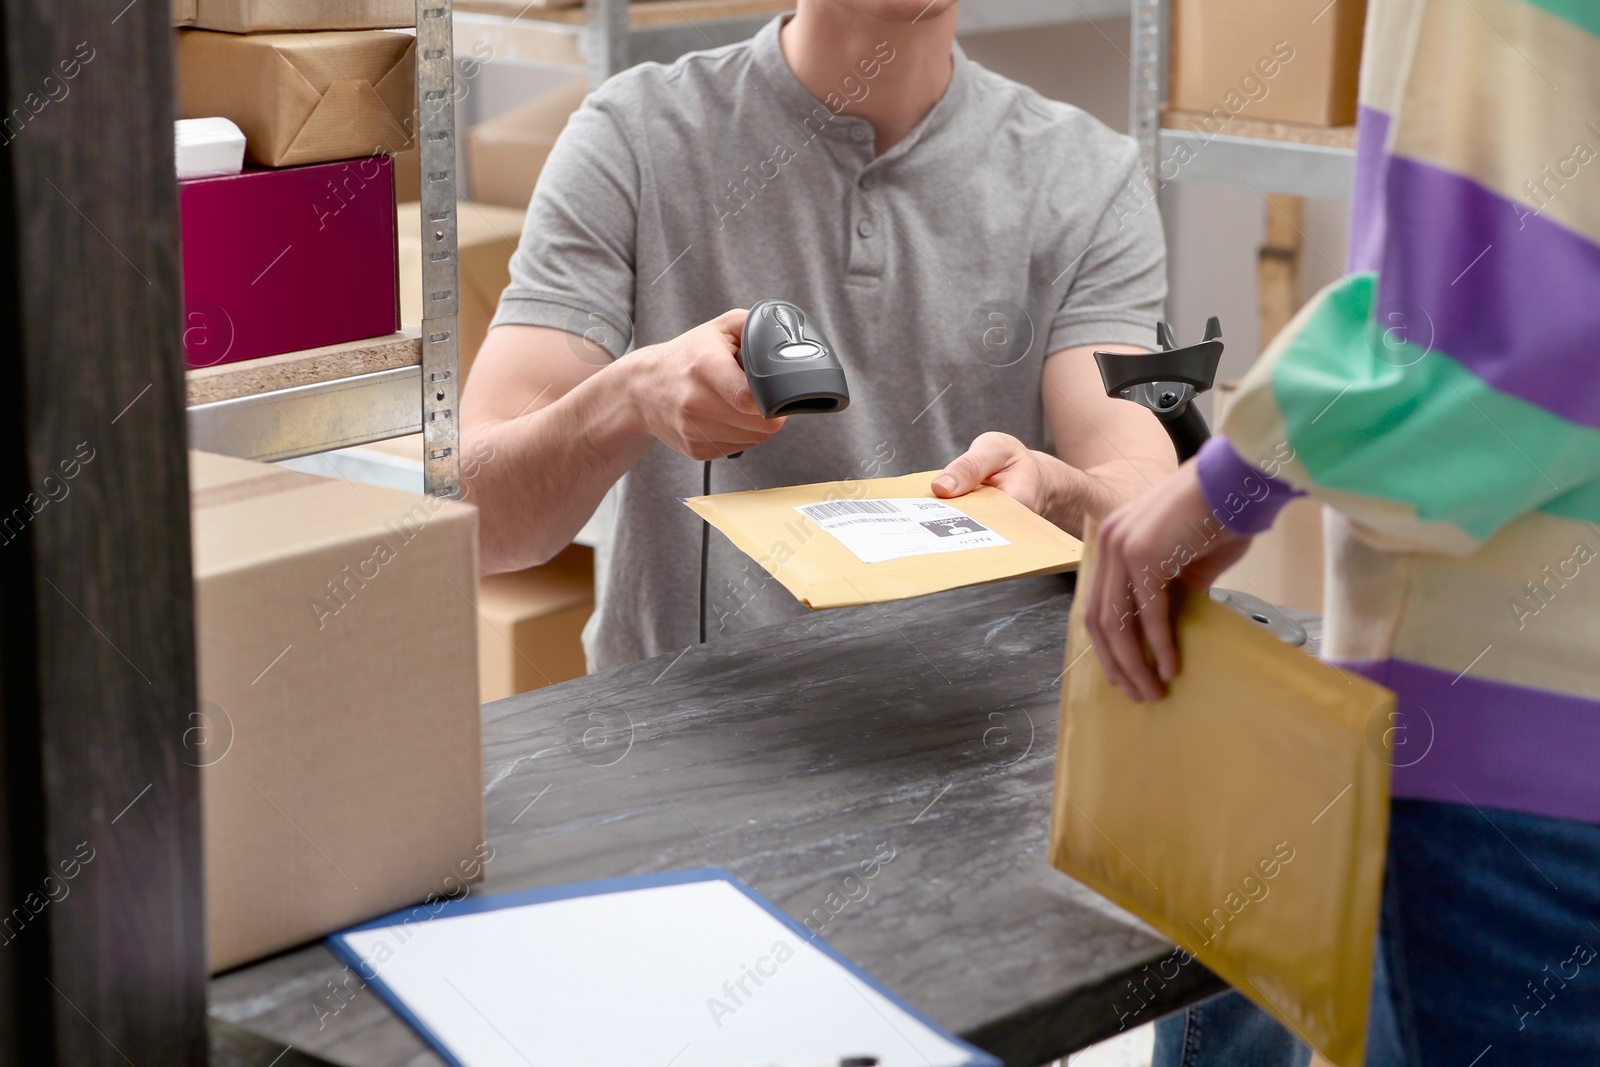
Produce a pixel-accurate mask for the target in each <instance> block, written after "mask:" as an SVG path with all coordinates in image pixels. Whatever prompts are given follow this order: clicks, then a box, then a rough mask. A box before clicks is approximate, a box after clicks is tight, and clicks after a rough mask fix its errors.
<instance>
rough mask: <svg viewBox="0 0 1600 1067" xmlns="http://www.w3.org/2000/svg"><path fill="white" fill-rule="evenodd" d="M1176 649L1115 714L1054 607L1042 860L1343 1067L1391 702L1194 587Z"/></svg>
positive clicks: (1374, 903) (1077, 613)
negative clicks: (1055, 680)
mask: <svg viewBox="0 0 1600 1067" xmlns="http://www.w3.org/2000/svg"><path fill="white" fill-rule="evenodd" d="M1092 556H1093V553H1092V550H1091V551H1089V552H1088V553H1087V554H1086V557H1085V559H1084V562H1083V565H1082V567H1081V569H1080V572H1079V576H1078V589H1079V590H1081V591H1082V590H1087V589H1088V588H1089V574H1090V568H1091V567H1092V564H1093V559H1092ZM1178 642H1179V648H1180V651H1181V656H1182V659H1181V671H1180V673H1179V675H1178V677H1177V678H1176V679H1175V680H1174V681H1173V683H1172V684H1171V686H1170V688H1169V691H1168V695H1167V697H1166V698H1165V699H1163V700H1160V701H1158V702H1155V703H1145V704H1135V703H1133V702H1132V701H1130V700H1128V699H1127V698H1126V697H1124V696H1123V695H1122V693H1121V691H1119V690H1118V689H1116V688H1115V687H1114V686H1112V685H1111V684H1110V683H1109V682H1107V681H1106V677H1105V673H1104V672H1103V671H1102V670H1101V669H1100V665H1099V663H1098V661H1097V660H1096V659H1095V657H1094V656H1093V655H1089V654H1087V653H1088V652H1089V649H1090V645H1089V638H1088V632H1087V631H1086V630H1085V629H1084V624H1083V611H1082V599H1079V600H1078V601H1076V602H1075V603H1074V604H1073V606H1072V615H1071V621H1070V623H1069V626H1068V632H1067V664H1068V668H1067V671H1066V675H1065V679H1064V681H1063V684H1062V690H1061V730H1060V734H1059V737H1058V743H1057V744H1058V748H1057V757H1056V790H1055V798H1054V804H1053V811H1052V817H1051V822H1050V862H1051V863H1052V864H1054V865H1055V866H1056V867H1058V868H1060V869H1061V870H1062V871H1064V872H1066V873H1067V874H1069V875H1071V876H1072V877H1073V878H1075V879H1077V880H1078V881H1080V882H1082V883H1084V884H1085V885H1087V886H1089V887H1091V888H1093V889H1094V890H1096V891H1097V892H1099V893H1101V894H1102V895H1104V896H1106V897H1108V898H1110V899H1111V900H1112V901H1114V902H1115V903H1117V904H1118V905H1120V906H1122V907H1123V908H1126V909H1127V910H1128V911H1131V912H1132V913H1133V914H1135V915H1137V916H1138V917H1139V918H1140V919H1143V920H1144V921H1145V922H1147V923H1149V924H1150V925H1151V926H1153V927H1155V929H1156V930H1158V931H1160V932H1161V934H1163V935H1164V936H1166V937H1167V938H1169V939H1171V940H1172V941H1173V942H1175V943H1176V944H1177V945H1178V946H1179V947H1180V948H1181V949H1182V950H1183V951H1184V952H1186V953H1188V954H1189V955H1191V956H1193V957H1194V958H1196V959H1198V960H1199V961H1200V962H1201V963H1203V964H1205V965H1206V966H1207V967H1209V968H1210V969H1211V970H1212V971H1214V972H1215V973H1217V974H1218V975H1220V976H1221V977H1222V978H1224V979H1226V980H1227V981H1228V983H1229V984H1231V985H1232V986H1233V987H1234V988H1235V989H1237V990H1239V991H1240V992H1241V993H1243V994H1244V995H1245V996H1247V997H1249V998H1250V999H1251V1000H1253V1001H1254V1002H1255V1003H1256V1004H1258V1005H1260V1006H1261V1007H1262V1008H1265V1009H1266V1010H1267V1011H1269V1012H1270V1013H1272V1015H1273V1016H1275V1017H1276V1018H1277V1019H1278V1020H1279V1021H1280V1022H1282V1023H1284V1024H1285V1025H1286V1026H1288V1027H1289V1029H1290V1030H1291V1031H1292V1032H1293V1033H1296V1034H1298V1035H1299V1036H1300V1038H1301V1039H1302V1040H1303V1041H1305V1042H1306V1043H1307V1044H1309V1045H1311V1046H1312V1047H1313V1048H1315V1049H1317V1051H1319V1052H1320V1053H1321V1054H1322V1055H1323V1056H1324V1057H1326V1058H1327V1059H1328V1060H1330V1061H1332V1062H1333V1063H1334V1064H1335V1065H1337V1067H1360V1065H1361V1063H1362V1057H1363V1054H1364V1047H1365V1039H1366V1029H1367V1002H1368V992H1369V984H1370V980H1371V971H1372V953H1373V948H1374V944H1373V942H1374V938H1375V936H1376V934H1377V924H1378V905H1379V897H1380V890H1381V887H1382V881H1383V863H1384V847H1385V838H1386V835H1387V832H1388V810H1389V765H1388V763H1387V761H1386V758H1385V754H1386V750H1385V747H1384V746H1385V743H1386V727H1387V724H1388V722H1389V714H1390V712H1392V711H1393V709H1394V695H1393V694H1392V693H1390V692H1389V691H1388V690H1386V689H1383V688H1382V687H1380V686H1377V685H1374V684H1372V683H1371V682H1369V681H1367V680H1366V679H1364V678H1360V677H1358V676H1355V675H1352V674H1350V673H1348V672H1344V671H1340V670H1338V669H1337V668H1335V667H1333V666H1331V665H1329V664H1326V663H1322V662H1319V661H1317V660H1315V659H1313V658H1312V657H1311V656H1310V655H1308V654H1307V653H1306V652H1305V651H1304V650H1302V649H1299V648H1294V647H1291V646H1289V645H1285V644H1283V643H1282V642H1280V641H1278V640H1277V639H1276V638H1274V637H1272V636H1271V635H1270V634H1268V633H1267V632H1266V631H1265V630H1264V629H1263V628H1262V627H1260V626H1258V625H1257V624H1255V623H1252V622H1250V621H1248V620H1246V619H1244V618H1243V617H1241V616H1239V615H1237V614H1235V613H1234V612H1233V611H1230V610H1229V609H1227V608H1225V607H1223V606H1222V605H1220V604H1215V603H1213V602H1212V601H1211V600H1210V599H1209V598H1208V597H1205V596H1202V595H1192V596H1189V597H1188V598H1187V601H1186V603H1185V604H1184V606H1183V608H1182V609H1181V611H1180V613H1179V617H1178Z"/></svg>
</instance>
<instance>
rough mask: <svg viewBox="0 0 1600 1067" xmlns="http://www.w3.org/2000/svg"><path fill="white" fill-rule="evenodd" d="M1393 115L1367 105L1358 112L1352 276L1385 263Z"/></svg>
mask: <svg viewBox="0 0 1600 1067" xmlns="http://www.w3.org/2000/svg"><path fill="white" fill-rule="evenodd" d="M1388 143H1389V115H1388V113H1387V112H1384V111H1379V110H1378V109H1377V108H1375V107H1367V106H1366V105H1365V104H1363V105H1362V106H1361V107H1360V108H1359V109H1358V110H1357V112H1356V174H1355V182H1354V185H1353V186H1352V188H1351V191H1350V247H1349V251H1348V253H1347V254H1346V256H1345V266H1346V269H1347V270H1348V271H1349V272H1350V273H1351V274H1356V273H1359V272H1362V271H1373V270H1377V269H1378V267H1379V266H1380V265H1381V264H1382V262H1383V219H1384V212H1383V175H1384V171H1385V169H1386V168H1387V167H1388V166H1389V154H1388V153H1387V152H1385V151H1384V148H1385V147H1386V146H1387V145H1388Z"/></svg>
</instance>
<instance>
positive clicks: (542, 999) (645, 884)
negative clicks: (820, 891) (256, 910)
mask: <svg viewBox="0 0 1600 1067" xmlns="http://www.w3.org/2000/svg"><path fill="white" fill-rule="evenodd" d="M590 885H592V886H601V887H603V888H604V891H598V892H594V891H586V892H581V893H580V894H578V895H566V896H561V897H558V898H556V899H543V900H539V899H538V897H539V896H540V895H544V896H546V897H548V896H549V895H550V894H551V893H552V892H555V893H559V892H561V891H562V890H561V888H560V887H558V888H557V889H556V890H554V891H549V890H545V891H534V892H533V893H532V894H509V895H507V896H506V897H504V898H501V900H497V899H496V898H492V897H490V898H478V899H477V900H473V899H472V898H468V899H466V900H462V901H460V902H457V903H456V904H454V905H451V906H450V910H445V911H443V912H441V913H440V914H439V915H437V916H434V917H431V918H424V919H422V920H421V921H415V922H410V923H405V922H401V921H399V920H401V919H403V918H404V917H405V916H404V913H402V914H401V915H399V916H397V917H392V918H395V919H396V921H395V922H393V923H392V924H386V921H385V920H378V921H376V922H374V923H369V924H366V925H365V926H364V927H361V928H357V929H355V930H349V931H345V932H344V933H341V934H336V935H334V937H332V938H330V939H329V942H330V944H331V946H332V947H333V948H334V950H335V951H336V952H337V953H338V954H339V955H340V956H342V957H344V958H345V959H346V961H347V962H350V963H351V964H352V966H353V967H355V969H356V970H357V971H358V973H360V974H361V975H362V977H363V978H365V979H367V980H368V981H369V983H370V984H372V985H374V986H375V987H376V988H377V990H378V992H379V993H380V995H382V996H383V997H384V998H385V999H386V1000H388V1001H389V1002H390V1004H391V1005H392V1006H394V1007H395V1008H396V1010H397V1011H399V1012H400V1013H401V1014H402V1015H403V1016H405V1017H406V1018H407V1021H408V1022H410V1023H411V1024H412V1025H413V1026H414V1027H415V1028H417V1030H418V1031H419V1032H420V1033H422V1035H423V1036H424V1037H425V1038H426V1039H427V1040H429V1042H430V1044H432V1045H433V1046H434V1047H435V1049H436V1050H437V1051H439V1052H440V1053H441V1055H443V1056H445V1057H446V1059H448V1060H449V1061H450V1062H452V1063H454V1064H457V1065H459V1067H528V1065H529V1064H547V1063H560V1064H595V1065H611V1064H615V1065H617V1067H624V1065H626V1067H638V1065H640V1064H656V1065H658V1067H666V1065H667V1064H671V1065H672V1067H744V1065H748V1064H768V1063H771V1064H780V1065H788V1064H812V1063H818V1062H824V1061H837V1060H838V1059H839V1058H840V1057H844V1056H861V1055H868V1056H876V1057H878V1059H879V1062H880V1063H881V1064H882V1065H883V1067H967V1065H971V1067H999V1061H997V1060H995V1059H994V1058H993V1057H991V1056H989V1055H987V1054H986V1053H982V1052H980V1051H978V1050H977V1049H974V1048H973V1047H971V1046H970V1045H967V1044H966V1043H964V1042H962V1041H960V1040H959V1039H957V1038H954V1037H952V1036H950V1035H948V1034H946V1033H944V1032H942V1031H940V1030H939V1029H938V1028H936V1027H935V1026H933V1025H932V1024H931V1023H930V1022H929V1021H928V1020H926V1019H924V1018H923V1017H922V1016H920V1015H919V1014H917V1013H916V1012H915V1011H914V1010H913V1009H911V1008H910V1007H908V1006H907V1005H905V1004H903V1003H902V1002H901V1001H900V1000H899V999H898V998H896V997H895V996H894V995H893V994H891V993H889V992H888V991H887V990H885V989H884V988H883V987H881V986H879V985H878V984H877V983H876V982H875V981H874V980H873V979H871V978H870V977H868V976H867V975H865V974H864V973H862V972H861V971H859V970H857V969H856V968H855V967H854V966H853V965H851V964H849V963H848V961H845V960H844V959H843V958H842V957H840V956H838V955H837V954H836V953H834V952H833V951H832V950H831V949H829V948H827V946H826V945H824V944H823V943H822V942H820V941H818V940H816V939H815V938H813V937H812V936H811V935H810V934H808V933H807V932H806V931H805V929H804V927H801V926H799V925H798V924H795V923H794V922H793V920H790V919H788V918H787V917H786V916H781V915H780V914H779V913H776V912H775V911H774V910H772V909H771V907H770V905H767V904H766V903H765V902H763V901H761V900H759V899H758V898H756V897H754V896H753V895H751V894H749V893H748V892H747V891H745V890H744V889H743V888H742V887H740V886H738V885H736V884H735V883H733V882H732V881H731V879H729V878H728V877H727V876H726V874H724V873H723V872H721V871H716V870H714V869H706V870H704V871H688V872H677V873H676V874H674V875H666V876H652V877H645V878H638V879H616V880H613V881H612V882H611V883H591V884H590ZM578 888H580V889H581V888H582V887H578ZM518 898H532V899H533V902H531V903H522V904H518V903H515V902H514V901H515V900H516V899H518ZM474 906H476V908H477V910H473V908H474ZM423 910H424V913H426V909H423Z"/></svg>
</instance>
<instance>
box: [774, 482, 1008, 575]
mask: <svg viewBox="0 0 1600 1067" xmlns="http://www.w3.org/2000/svg"><path fill="white" fill-rule="evenodd" d="M795 510H796V511H798V512H799V513H800V514H802V515H804V516H805V517H806V518H808V519H810V520H811V521H812V522H814V523H816V524H817V525H818V526H820V527H822V528H823V529H824V530H826V531H827V532H828V533H830V534H832V535H833V536H834V538H836V539H837V540H838V542H839V543H840V544H842V545H844V547H846V548H848V549H849V550H850V551H851V552H853V553H854V554H855V557H856V558H857V559H859V560H860V561H861V562H862V563H882V562H884V561H885V560H890V559H901V558H902V557H905V556H926V555H931V554H933V553H935V552H965V551H966V550H967V549H969V548H990V547H992V546H995V545H1009V544H1010V543H1011V542H1010V541H1007V540H1006V539H1005V538H1004V537H1001V536H1000V535H999V534H997V533H995V532H994V531H993V530H991V529H989V528H988V527H987V526H985V525H983V524H982V523H980V522H979V521H978V520H977V519H974V518H973V517H972V516H970V515H968V514H966V513H965V512H963V511H961V509H959V508H955V507H952V506H951V505H949V504H947V503H945V502H944V501H943V500H929V499H927V498H926V497H909V498H905V497H895V498H889V499H883V500H830V501H828V502H827V503H824V504H801V505H799V506H797V507H796V508H795Z"/></svg>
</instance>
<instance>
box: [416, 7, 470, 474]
mask: <svg viewBox="0 0 1600 1067" xmlns="http://www.w3.org/2000/svg"><path fill="white" fill-rule="evenodd" d="M451 7H452V4H451V0H417V146H418V150H419V151H418V155H419V157H420V164H421V169H422V211H421V216H422V439H423V453H422V472H423V490H424V491H425V492H427V493H430V494H432V495H434V496H443V497H458V496H460V495H461V426H460V421H459V419H458V417H457V414H458V409H459V404H458V400H459V387H460V378H459V375H458V373H457V371H458V360H457V354H458V353H457V337H456V316H457V312H458V310H459V308H460V299H459V289H460V284H459V278H458V274H457V267H458V263H457V259H456V193H455V190H456V181H455V166H456V129H455V126H456V118H455V84H454V81H455V53H454V50H453V48H452V46H451Z"/></svg>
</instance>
